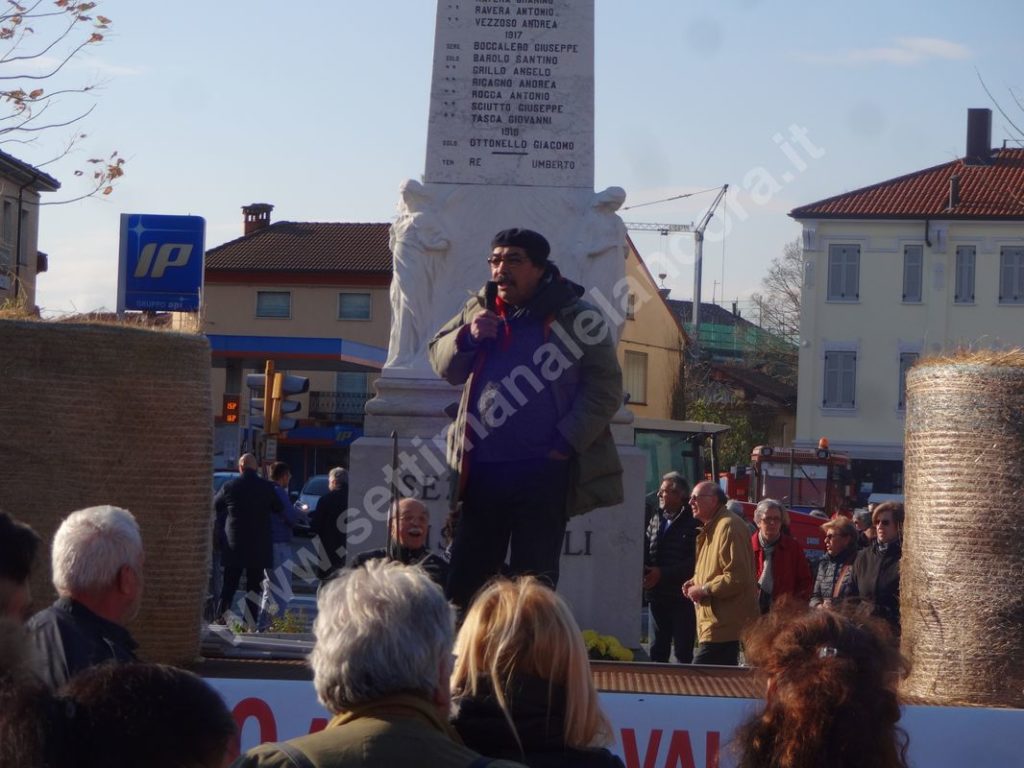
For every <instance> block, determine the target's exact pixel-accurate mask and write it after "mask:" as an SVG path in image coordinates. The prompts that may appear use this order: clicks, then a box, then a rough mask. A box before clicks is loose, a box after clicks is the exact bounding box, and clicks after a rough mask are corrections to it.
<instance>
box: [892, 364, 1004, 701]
mask: <svg viewBox="0 0 1024 768" xmlns="http://www.w3.org/2000/svg"><path fill="white" fill-rule="evenodd" d="M905 473H906V481H905V492H906V525H905V532H904V533H905V537H904V544H903V560H902V564H901V580H900V589H901V615H902V619H903V651H904V653H905V654H906V655H907V656H908V657H909V659H910V661H911V664H912V671H911V674H910V676H909V677H908V679H907V681H906V684H905V692H906V693H907V694H909V695H910V696H914V697H917V698H920V699H922V700H926V701H930V702H933V703H937V704H968V705H979V706H1006V707H1021V706H1024V493H1022V490H1021V488H1022V483H1024V352H1022V351H1020V350H1016V351H1011V352H979V353H965V354H959V355H956V356H953V357H948V358H937V359H936V358H931V359H927V360H925V361H922V363H921V364H918V365H916V366H915V367H914V368H913V369H912V370H911V371H910V372H909V374H908V376H907V413H906V443H905Z"/></svg>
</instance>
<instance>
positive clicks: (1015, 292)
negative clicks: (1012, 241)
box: [999, 245, 1024, 304]
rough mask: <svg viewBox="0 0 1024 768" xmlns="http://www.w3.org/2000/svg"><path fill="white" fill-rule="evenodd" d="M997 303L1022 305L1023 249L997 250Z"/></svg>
mask: <svg viewBox="0 0 1024 768" xmlns="http://www.w3.org/2000/svg"><path fill="white" fill-rule="evenodd" d="M999 303H1000V304H1024V247H1022V246H1019V245H1013V246H1010V245H1004V246H1003V247H1002V248H1000V249H999Z"/></svg>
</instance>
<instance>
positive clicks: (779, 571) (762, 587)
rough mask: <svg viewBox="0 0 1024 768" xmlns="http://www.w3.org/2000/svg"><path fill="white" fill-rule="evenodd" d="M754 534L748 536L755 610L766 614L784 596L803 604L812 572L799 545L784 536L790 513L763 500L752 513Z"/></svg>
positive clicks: (808, 589)
mask: <svg viewBox="0 0 1024 768" xmlns="http://www.w3.org/2000/svg"><path fill="white" fill-rule="evenodd" d="M754 523H755V524H756V525H757V532H756V533H755V534H754V535H753V536H751V538H750V543H751V546H752V547H753V548H754V565H755V567H756V569H757V587H758V591H757V593H758V607H760V609H761V613H768V611H769V610H770V609H771V606H772V604H773V603H774V602H776V601H777V600H778V599H779V598H780V597H782V596H783V595H793V596H794V597H796V598H799V599H800V600H802V601H804V602H806V601H807V600H808V599H810V597H811V587H812V586H813V584H812V579H811V568H810V566H809V565H808V564H807V558H806V557H805V556H804V550H803V547H801V546H800V542H798V541H797V540H796V539H794V538H793V537H792V536H790V535H789V534H788V533H786V530H787V529H788V528H789V513H788V512H787V511H786V509H785V507H783V506H782V504H781V503H780V502H778V501H776V500H775V499H762V500H761V502H760V503H759V504H758V505H757V508H756V509H755V510H754Z"/></svg>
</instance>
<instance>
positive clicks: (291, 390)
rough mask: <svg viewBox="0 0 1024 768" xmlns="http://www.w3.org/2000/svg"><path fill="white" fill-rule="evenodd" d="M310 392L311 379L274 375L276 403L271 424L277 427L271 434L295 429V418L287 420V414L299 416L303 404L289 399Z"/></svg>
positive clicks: (280, 374)
mask: <svg viewBox="0 0 1024 768" xmlns="http://www.w3.org/2000/svg"><path fill="white" fill-rule="evenodd" d="M308 391H309V379H308V378H307V377H305V376H286V375H284V374H283V373H275V374H274V386H273V393H274V403H273V411H272V416H271V423H272V424H273V426H274V427H275V429H274V430H273V432H271V434H275V433H277V432H287V431H288V430H289V429H294V428H295V418H285V414H289V413H290V414H297V413H298V412H299V411H300V410H302V403H300V402H299V401H298V400H291V399H289V398H291V397H293V396H295V395H301V394H302V393H303V392H308Z"/></svg>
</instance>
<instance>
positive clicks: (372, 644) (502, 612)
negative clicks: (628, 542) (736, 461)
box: [0, 476, 907, 768]
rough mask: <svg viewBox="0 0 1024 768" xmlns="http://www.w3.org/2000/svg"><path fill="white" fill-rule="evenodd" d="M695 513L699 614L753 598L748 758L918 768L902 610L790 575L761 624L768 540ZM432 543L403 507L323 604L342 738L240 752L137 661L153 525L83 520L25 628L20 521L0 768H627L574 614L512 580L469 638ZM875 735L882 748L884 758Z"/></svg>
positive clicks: (214, 714)
mask: <svg viewBox="0 0 1024 768" xmlns="http://www.w3.org/2000/svg"><path fill="white" fill-rule="evenodd" d="M678 481H679V478H678V477H677V476H673V477H670V478H667V480H666V483H667V484H669V485H672V484H675V483H678ZM677 487H678V486H676V487H674V488H672V489H671V490H670V489H668V488H667V487H666V486H664V485H663V490H666V491H669V492H668V493H663V494H662V496H663V497H664V498H666V499H667V500H668V501H669V502H671V501H672V499H673V498H674V496H676V495H678V493H679V492H678V490H677ZM702 494H706V495H702ZM703 499H707V500H706V501H703ZM673 506H674V503H673ZM691 507H692V508H693V510H694V514H693V515H692V517H693V518H694V519H695V520H697V521H698V522H700V523H702V525H703V529H702V530H700V532H699V533H698V534H697V539H698V542H699V543H698V547H699V549H700V551H699V553H698V557H697V560H696V563H695V571H694V574H695V575H694V578H691V579H688V580H687V581H685V582H684V585H683V588H682V589H683V590H685V591H686V593H687V595H688V597H689V599H690V600H691V601H693V602H694V603H696V604H698V607H699V604H700V602H701V601H708V600H714V601H721V600H729V599H737V598H738V596H739V595H741V594H743V593H746V594H747V597H748V598H749V600H745V601H737V602H736V603H735V606H736V610H735V612H734V613H735V616H734V617H733V618H729V615H730V614H729V610H730V609H729V608H726V609H725V610H724V611H723V610H722V604H721V603H718V602H716V603H715V604H714V610H715V614H714V616H715V621H716V622H719V626H712V627H711V628H710V634H708V635H705V636H702V637H701V638H700V641H701V644H700V645H699V646H698V656H699V655H700V654H701V653H704V654H705V655H708V654H710V655H712V656H713V657H714V658H716V659H718V658H727V657H731V654H732V653H733V648H732V645H731V644H732V642H733V641H732V640H730V639H729V637H730V636H731V634H732V632H733V627H734V625H741V627H740V629H739V630H738V631H739V637H740V639H742V642H743V649H744V653H745V655H746V660H747V662H748V663H749V664H751V665H753V666H754V667H755V668H756V670H757V673H758V674H759V675H761V676H762V677H763V678H764V680H765V691H766V693H765V705H764V709H763V711H762V712H760V713H758V714H756V715H754V716H753V717H752V718H751V719H750V720H749V721H748V722H746V723H745V724H744V725H743V726H742V727H741V728H740V729H739V730H738V732H737V738H736V741H735V749H736V750H737V751H738V753H739V755H740V760H739V765H741V766H776V765H778V766H794V768H795V767H796V766H806V765H818V764H820V762H819V761H818V759H817V758H818V757H820V755H822V754H829V755H831V756H832V758H831V761H830V762H829V763H828V764H829V765H835V766H839V767H840V768H842V767H844V766H847V765H849V766H854V765H864V764H871V765H879V766H885V767H888V766H892V767H893V768H904V767H905V765H906V749H907V738H906V735H905V733H904V732H903V731H902V730H901V729H900V728H899V726H898V720H899V714H900V711H899V701H898V697H897V693H896V685H897V682H898V680H899V678H900V676H901V675H902V674H903V673H905V663H904V661H903V659H902V657H901V656H900V654H899V651H898V648H897V646H896V645H895V644H894V643H893V642H892V637H893V629H892V628H891V626H890V624H889V621H887V620H891V618H892V617H891V616H890V615H889V613H888V607H887V606H882V607H880V608H879V609H878V610H877V613H878V616H877V617H873V616H870V615H868V613H867V612H866V611H863V610H860V611H857V610H853V609H852V607H851V606H852V603H851V601H842V600H837V599H835V598H832V599H831V603H830V605H829V608H830V610H816V609H812V608H810V607H809V606H808V600H807V585H806V583H802V584H799V585H796V581H795V580H793V579H791V578H790V577H789V576H787V575H785V574H786V568H787V567H788V566H781V563H782V562H785V560H781V561H780V562H779V565H780V567H778V568H777V569H776V570H775V571H773V572H772V577H771V579H769V580H768V583H769V584H770V586H771V587H773V589H771V590H769V591H770V592H772V593H773V598H772V599H771V600H770V601H768V602H769V607H768V608H767V609H766V611H765V612H764V613H763V615H762V616H761V617H760V618H759V619H757V620H754V621H749V622H748V621H744V620H743V618H742V617H743V616H745V615H746V614H748V613H756V612H757V602H758V601H757V599H756V598H755V597H754V596H753V590H754V585H757V584H760V585H761V586H760V587H758V588H759V589H763V587H764V584H765V580H764V579H760V580H758V579H756V578H755V576H754V575H753V574H754V573H756V570H755V567H754V562H755V549H754V547H753V546H751V544H750V541H749V539H748V537H747V530H748V529H747V528H746V525H745V523H743V522H742V521H734V520H732V519H731V518H729V517H727V516H728V515H732V513H731V512H728V511H727V510H726V509H725V505H724V503H723V501H722V498H721V496H720V495H719V494H718V493H717V492H715V486H714V485H713V484H710V483H701V484H698V485H697V486H696V487H695V488H694V492H693V498H692V499H691ZM783 511H784V510H782V509H781V508H780V507H779V506H777V505H776V504H775V503H774V502H770V503H765V504H762V505H760V506H759V508H758V514H757V515H756V517H757V519H758V529H759V530H758V533H757V534H755V537H756V536H758V535H761V534H762V533H763V532H764V530H765V529H767V530H768V531H774V530H776V529H779V528H781V527H782V525H783V520H784V517H783V515H782V512H783ZM776 516H777V519H771V518H773V517H776ZM890 519H891V520H892V522H891V523H890V524H883V525H881V526H878V527H879V539H880V540H881V545H882V546H886V545H888V546H891V545H892V544H894V543H896V544H898V541H896V540H895V539H891V538H889V534H888V532H887V531H886V530H884V529H888V528H890V527H891V528H893V530H894V531H896V530H897V524H898V523H899V522H901V521H902V520H901V515H897V514H896V513H895V511H894V509H893V507H892V506H890V507H889V508H888V509H887V508H885V507H880V508H878V509H876V510H875V520H876V524H877V521H879V520H883V521H884V520H890ZM676 522H679V523H681V522H683V521H682V520H678V521H676ZM847 522H849V521H830V522H829V523H827V524H826V526H828V527H829V528H834V529H840V528H843V527H845V523H847ZM673 524H676V523H673ZM425 529H426V514H425V510H424V509H423V505H422V504H421V503H420V502H418V501H415V500H412V499H407V500H404V501H403V502H402V504H401V505H400V510H399V514H398V515H397V516H396V518H395V526H394V528H393V533H394V541H393V542H392V543H391V545H389V547H386V548H385V549H383V550H379V551H371V552H368V553H366V555H365V556H364V557H361V558H359V562H357V563H353V564H351V565H350V566H349V567H348V568H345V569H343V570H342V571H340V572H339V573H338V574H336V575H335V576H334V577H333V578H332V579H330V580H328V581H327V582H326V584H325V585H324V587H323V589H322V590H321V591H320V594H319V597H318V608H319V611H318V615H317V618H316V621H315V623H314V627H313V633H314V635H315V640H316V643H315V646H314V650H313V653H312V655H311V658H310V664H311V666H312V669H313V685H314V688H315V690H316V693H317V696H318V699H319V701H320V703H321V704H322V705H323V706H324V707H325V708H326V709H327V710H328V711H329V712H330V713H331V714H332V718H331V720H330V722H329V723H328V725H327V727H326V728H325V729H323V730H322V731H319V732H317V733H313V734H310V735H308V736H302V737H299V738H297V739H293V740H291V741H288V742H280V743H271V744H264V745H261V746H259V747H256V748H254V749H252V750H250V751H249V752H248V753H247V754H245V755H242V756H239V755H238V745H237V744H238V743H237V738H238V735H237V731H236V727H235V723H234V720H233V718H232V716H231V713H230V712H229V711H228V710H227V708H226V707H225V705H224V702H223V701H222V700H221V698H220V697H219V695H218V694H217V693H216V692H215V691H214V690H213V689H211V688H210V687H209V686H208V685H207V684H206V683H205V682H204V681H203V680H202V679H200V678H198V677H196V676H195V675H194V674H192V673H190V672H187V671H184V670H180V669H176V668H173V667H167V666H163V665H159V664H146V663H142V662H140V661H138V660H137V659H136V657H135V652H134V650H135V643H134V641H133V640H132V638H131V634H130V633H129V631H128V629H127V628H126V626H125V624H127V623H128V621H130V619H131V618H132V616H133V615H134V613H135V612H136V611H137V609H138V605H139V601H140V599H141V595H142V584H143V575H142V574H143V568H144V557H143V554H142V552H143V548H142V540H141V535H140V531H139V527H138V524H137V523H136V521H135V519H134V517H133V516H132V515H131V514H130V513H129V512H128V511H126V510H123V509H119V508H116V507H110V506H102V507H91V508H87V509H83V510H80V511H78V512H75V513H73V514H71V515H69V516H68V517H67V518H66V519H65V520H64V521H63V523H62V524H61V526H60V528H59V529H58V531H57V533H56V535H55V536H54V540H53V545H52V553H51V560H52V567H53V573H54V586H55V588H56V589H57V592H58V599H57V601H56V602H55V603H54V604H53V605H51V606H50V607H49V608H47V609H44V610H43V611H40V612H39V613H37V614H35V615H34V616H33V617H31V618H30V619H29V620H28V623H27V625H25V626H23V625H22V623H21V622H22V621H23V620H24V619H25V618H26V616H27V610H26V606H27V597H26V595H25V592H26V591H27V582H28V574H29V572H30V570H31V568H32V561H33V558H34V555H35V553H36V551H37V550H38V548H39V545H40V540H39V537H38V536H36V535H35V533H34V532H33V531H32V530H31V528H29V527H28V526H25V525H24V524H21V523H18V522H16V521H14V520H12V519H11V518H10V517H8V516H6V515H3V514H0V532H2V534H3V535H2V536H0V543H2V547H3V552H2V559H0V562H2V563H3V571H2V573H0V611H2V613H3V618H2V620H0V766H3V767H5V766H15V765H17V766H41V767H42V768H66V767H67V766H88V767H89V768H91V766H93V765H96V766H100V765H102V766H114V768H118V767H119V766H130V765H140V764H146V765H151V766H157V767H158V768H162V767H163V766H166V767H167V768H172V767H175V766H191V767H193V768H223V766H227V765H229V764H232V761H234V763H233V764H234V765H237V766H239V767H240V768H255V767H256V766H264V767H276V766H318V767H320V768H327V767H331V768H334V767H338V766H340V767H343V768H344V767H345V766H355V765H381V766H384V765H398V764H416V765H436V766H453V768H454V766H461V767H465V766H471V765H481V766H482V765H491V766H495V768H496V767H497V766H504V765H520V764H524V765H528V766H535V767H544V766H599V767H600V766H609V768H610V767H612V766H622V765H623V763H622V761H621V760H620V759H619V758H618V757H617V756H615V755H614V754H613V753H612V752H610V751H609V749H608V747H609V746H611V745H612V744H613V742H614V734H613V731H612V728H611V725H610V723H609V720H608V718H607V716H606V715H605V713H604V712H603V710H602V708H601V705H600V701H599V699H598V696H597V691H596V689H595V686H594V680H593V677H592V675H591V673H590V667H589V661H588V659H587V651H586V648H585V646H584V643H583V638H582V633H581V631H580V628H579V626H578V625H577V623H576V621H575V619H574V618H573V615H572V612H571V610H570V609H569V607H568V605H567V604H566V603H565V601H564V600H563V599H562V598H561V597H560V596H559V595H558V594H557V593H556V592H555V591H554V590H553V589H551V587H550V584H549V583H547V582H545V581H543V580H541V579H539V578H537V577H532V576H521V577H519V578H517V579H514V580H508V579H504V578H501V577H499V578H497V579H493V580H491V581H489V582H488V583H487V584H486V585H485V586H484V587H483V588H482V589H481V590H480V591H479V592H478V593H477V594H476V595H475V596H474V598H473V599H472V600H471V602H470V605H469V608H468V610H467V612H466V613H465V615H464V620H463V621H462V623H461V628H458V632H457V634H456V629H457V627H456V616H457V610H456V608H455V606H454V605H453V604H452V603H450V602H449V601H448V600H447V599H446V597H445V594H444V592H443V590H442V588H441V586H440V584H439V582H440V581H443V577H441V576H440V575H439V573H440V572H439V571H438V570H437V569H434V568H432V567H431V565H432V562H431V558H432V557H436V556H435V555H433V554H432V553H430V552H429V550H427V549H426V548H425V546H424V545H423V544H424V542H423V538H424V535H425ZM844 535H845V536H849V537H851V538H853V539H854V540H855V539H856V535H855V533H854V532H851V531H847V532H846V534H844ZM773 541H774V547H773V546H772V544H773ZM741 544H743V545H745V548H744V547H741V546H740V545H741ZM764 544H767V545H768V546H767V547H766V546H764ZM762 551H763V552H765V554H764V555H763V556H764V557H765V558H767V557H770V556H772V554H773V553H774V554H777V553H778V552H782V551H783V549H781V548H780V547H779V543H778V536H775V537H772V535H771V534H770V533H769V534H766V535H765V541H764V542H763V543H762ZM845 551H846V546H845V544H844V545H841V546H839V547H837V548H836V553H837V555H838V554H840V553H842V552H845ZM891 555H892V553H891V552H889V551H888V550H887V549H883V550H882V551H881V552H880V553H879V554H878V555H877V556H878V557H879V558H880V559H881V560H882V561H883V562H884V561H886V559H887V556H888V557H891ZM732 560H738V561H739V562H741V563H742V564H743V567H744V568H746V569H747V570H748V571H749V578H748V580H747V581H746V582H740V581H732V580H731V578H730V577H726V575H725V574H723V573H722V572H721V570H722V569H721V565H722V563H723V562H724V561H729V562H731V561H732ZM441 562H443V561H441ZM854 563H856V561H854ZM873 568H874V566H873V564H869V566H868V567H867V568H866V569H865V570H863V571H860V570H857V573H856V575H851V576H850V579H851V580H854V586H853V589H855V590H864V589H867V588H869V586H870V585H869V582H870V581H871V579H872V578H873V579H874V588H876V589H879V584H883V585H884V582H885V581H886V578H885V577H887V576H888V573H889V572H888V571H886V570H885V568H884V567H881V570H880V571H879V572H878V573H880V574H882V575H881V576H879V575H878V573H876V572H875V571H874V570H873ZM854 569H856V568H855V567H854ZM757 570H763V567H761V568H758V569H757ZM662 574H663V575H664V574H665V571H662ZM872 574H875V575H874V576H872ZM670 575H671V574H670ZM761 575H763V573H762V574H761ZM672 578H675V577H674V576H672ZM791 582H792V583H793V585H794V586H793V587H792V589H790V587H789V585H790V583H791ZM776 589H785V590H786V592H785V594H774V592H775V591H776ZM844 602H845V604H844ZM744 606H745V607H744ZM698 621H706V618H705V617H698ZM721 621H724V622H725V623H724V624H721ZM723 626H724V629H723ZM736 644H737V646H738V645H739V641H738V640H737V641H736ZM864 722H871V723H872V724H873V727H874V728H875V729H876V730H877V732H878V733H880V734H881V735H882V738H881V739H871V740H869V741H870V742H871V744H870V746H869V747H866V746H865V745H864V743H863V739H862V724H863V723H864ZM866 749H870V750H871V754H868V752H866V751H865V750H866ZM484 755H486V757H483V756H484ZM140 756H144V757H140ZM140 761H141V762H140Z"/></svg>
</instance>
